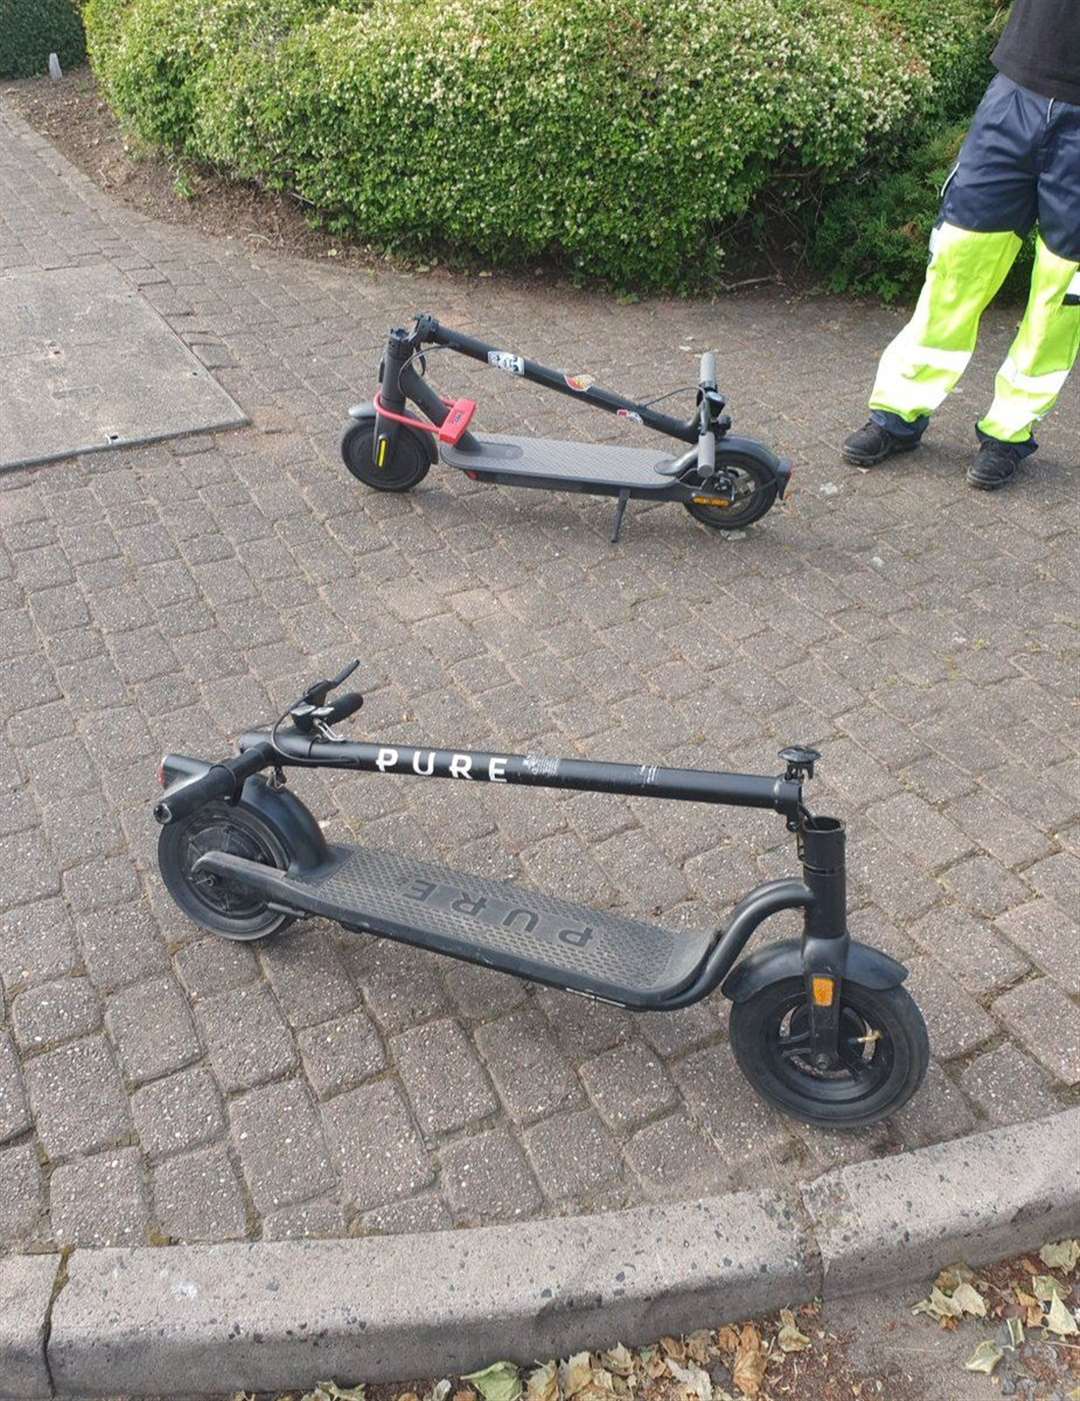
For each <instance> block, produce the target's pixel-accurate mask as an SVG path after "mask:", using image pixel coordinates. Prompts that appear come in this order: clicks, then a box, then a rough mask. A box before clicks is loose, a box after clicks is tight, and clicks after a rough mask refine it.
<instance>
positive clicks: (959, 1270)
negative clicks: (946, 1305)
mask: <svg viewBox="0 0 1080 1401" xmlns="http://www.w3.org/2000/svg"><path fill="white" fill-rule="evenodd" d="M974 1278H975V1272H974V1270H970V1269H968V1267H967V1265H965V1264H964V1263H963V1261H957V1263H956V1264H955V1265H946V1266H945V1268H944V1269H943V1270H942V1271H941V1273H940V1274H939V1275H938V1277H937V1279H935V1280H934V1284H935V1286H936V1287H937V1288H938V1289H940V1290H941V1291H942V1292H943V1293H945V1294H951V1293H952V1291H953V1290H954V1289H955V1288H956V1286H957V1285H958V1284H970V1283H971V1281H972V1280H973V1279H974Z"/></svg>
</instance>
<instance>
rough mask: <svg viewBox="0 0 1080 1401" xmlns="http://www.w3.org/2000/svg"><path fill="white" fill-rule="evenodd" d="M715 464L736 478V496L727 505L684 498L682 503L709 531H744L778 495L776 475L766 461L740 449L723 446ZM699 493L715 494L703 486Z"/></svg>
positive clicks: (763, 512)
mask: <svg viewBox="0 0 1080 1401" xmlns="http://www.w3.org/2000/svg"><path fill="white" fill-rule="evenodd" d="M716 466H717V468H723V469H724V471H726V472H727V473H729V475H730V476H731V477H732V479H733V480H734V482H735V495H734V497H733V498H732V500H731V504H730V505H728V506H716V505H708V504H706V503H705V502H698V501H684V502H683V505H684V506H685V507H686V509H687V510H688V511H689V512H690V514H691V515H692V516H693V517H694V519H695V520H698V521H700V522H701V524H702V525H707V526H708V527H709V529H710V530H742V528H743V527H744V526H747V525H753V523H754V521H757V520H760V519H761V517H762V516H763V515H765V514H766V513H767V512H768V511H770V510H771V509H772V507H773V504H774V502H775V501H776V495H777V484H776V477H775V475H774V474H773V473H772V471H771V470H770V469H769V467H768V466H767V465H766V464H765V463H764V462H759V461H758V460H757V458H756V457H749V456H747V455H746V454H744V453H741V452H739V453H736V452H728V453H725V452H724V451H723V449H720V450H719V451H718V452H717V454H716ZM699 495H701V496H703V497H708V496H711V495H712V493H711V492H709V491H708V490H707V489H706V488H704V487H703V488H702V490H701V491H700V493H699Z"/></svg>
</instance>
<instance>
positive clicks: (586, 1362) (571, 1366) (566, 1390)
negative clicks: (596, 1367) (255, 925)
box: [559, 1352, 592, 1397]
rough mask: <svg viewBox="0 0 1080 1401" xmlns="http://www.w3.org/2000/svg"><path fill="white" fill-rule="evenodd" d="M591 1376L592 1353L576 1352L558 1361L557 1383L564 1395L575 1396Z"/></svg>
mask: <svg viewBox="0 0 1080 1401" xmlns="http://www.w3.org/2000/svg"><path fill="white" fill-rule="evenodd" d="M591 1377H592V1354H591V1353H588V1352H576V1353H574V1355H573V1357H568V1358H567V1359H566V1360H565V1361H564V1362H560V1363H559V1385H560V1387H561V1388H562V1394H563V1395H564V1396H566V1397H571V1396H576V1395H577V1394H578V1392H579V1391H584V1390H585V1388H586V1387H587V1386H588V1385H589V1380H590V1378H591Z"/></svg>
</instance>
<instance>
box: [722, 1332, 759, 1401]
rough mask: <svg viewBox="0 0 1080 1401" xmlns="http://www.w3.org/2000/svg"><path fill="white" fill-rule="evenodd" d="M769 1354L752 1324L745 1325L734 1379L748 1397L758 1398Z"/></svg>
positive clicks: (740, 1339)
mask: <svg viewBox="0 0 1080 1401" xmlns="http://www.w3.org/2000/svg"><path fill="white" fill-rule="evenodd" d="M767 1360H768V1354H767V1352H766V1351H765V1349H764V1348H763V1347H762V1345H761V1334H760V1333H759V1332H758V1330H757V1329H756V1328H755V1327H754V1325H753V1324H752V1323H744V1324H743V1326H742V1330H741V1331H740V1333H739V1346H738V1348H737V1349H736V1352H735V1366H734V1367H733V1368H732V1373H731V1375H732V1379H733V1380H734V1382H735V1385H736V1386H737V1387H738V1388H739V1390H740V1391H742V1392H745V1394H746V1395H747V1396H751V1397H753V1396H757V1394H758V1392H759V1391H760V1390H761V1383H762V1381H763V1379H764V1377H765V1364H766V1362H767Z"/></svg>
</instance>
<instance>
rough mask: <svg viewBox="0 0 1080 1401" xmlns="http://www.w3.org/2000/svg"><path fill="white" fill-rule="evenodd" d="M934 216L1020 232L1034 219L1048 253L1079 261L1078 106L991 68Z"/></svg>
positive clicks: (1023, 233)
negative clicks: (991, 76)
mask: <svg viewBox="0 0 1080 1401" xmlns="http://www.w3.org/2000/svg"><path fill="white" fill-rule="evenodd" d="M1078 3H1080V0H1078ZM940 222H942V223H948V224H956V225H957V226H958V227H959V228H962V229H971V230H973V231H974V232H977V233H1007V232H1012V233H1016V234H1019V235H1020V237H1021V238H1025V237H1026V236H1027V235H1028V234H1029V233H1030V232H1031V230H1032V229H1033V228H1034V227H1035V225H1036V224H1037V225H1038V227H1039V232H1040V234H1041V235H1042V240H1043V242H1044V243H1045V244H1046V246H1047V248H1049V249H1050V251H1051V252H1052V253H1056V254H1057V255H1058V257H1059V258H1066V259H1068V260H1069V261H1070V262H1080V107H1077V106H1073V105H1072V104H1071V103H1068V102H1059V101H1058V100H1057V99H1055V98H1048V97H1039V96H1038V95H1037V94H1036V93H1033V92H1029V91H1028V89H1027V88H1022V87H1019V86H1017V84H1016V83H1014V82H1013V81H1012V79H1011V78H1006V77H1005V75H1004V74H1002V73H999V74H998V76H997V77H996V78H995V79H994V81H993V82H992V83H991V84H990V86H989V87H988V88H987V90H986V94H985V96H984V97H983V100H982V102H981V103H980V104H979V108H978V111H977V112H976V113H975V118H974V121H973V122H972V125H971V130H970V131H969V132H968V136H967V140H966V141H965V142H964V145H963V149H962V150H961V152H960V159H959V161H958V162H957V164H956V169H955V170H954V171H953V173H952V174H951V175H950V177H949V180H948V182H947V184H946V187H945V191H944V198H943V200H942V205H941V215H940Z"/></svg>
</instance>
